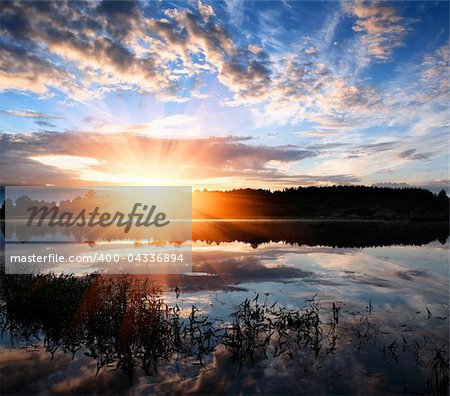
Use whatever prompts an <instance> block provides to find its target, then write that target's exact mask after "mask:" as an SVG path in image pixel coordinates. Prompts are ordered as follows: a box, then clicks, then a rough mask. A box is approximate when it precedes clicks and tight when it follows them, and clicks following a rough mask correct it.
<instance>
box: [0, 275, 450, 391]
mask: <svg viewBox="0 0 450 396" xmlns="http://www.w3.org/2000/svg"><path fill="white" fill-rule="evenodd" d="M1 282H2V305H1V316H0V318H1V325H2V331H3V333H5V332H8V333H9V334H10V335H11V340H12V342H13V343H20V344H25V345H28V346H30V345H35V344H39V343H40V342H41V339H42V338H43V343H44V346H45V347H46V349H47V351H48V352H49V353H50V354H51V355H52V356H53V355H54V354H55V352H56V351H58V350H63V351H65V352H71V353H72V355H73V357H75V354H77V353H84V355H86V356H88V357H91V358H93V359H95V360H96V361H97V372H98V371H99V370H101V369H102V368H103V367H106V366H111V365H115V366H116V367H117V368H119V369H121V370H123V371H124V372H125V373H126V374H127V375H128V377H129V379H130V381H131V379H132V376H133V373H134V372H135V370H136V369H137V368H141V369H143V371H144V372H145V373H146V374H148V375H149V374H151V373H153V372H155V371H157V369H158V365H159V364H160V363H162V362H163V361H166V362H173V361H174V359H176V360H179V359H185V360H186V361H190V362H191V363H192V364H198V365H201V366H204V367H205V366H207V364H208V363H207V360H208V359H207V358H208V356H210V355H211V354H213V353H214V351H217V350H218V349H225V350H226V351H227V352H228V354H229V356H230V358H231V359H232V360H234V361H235V362H236V363H237V366H238V367H239V371H241V369H243V367H245V365H246V364H251V361H258V360H261V359H267V360H268V361H270V360H272V359H275V358H279V357H283V358H286V359H292V361H293V362H296V364H299V365H302V366H303V367H304V369H305V371H306V370H308V371H309V372H312V371H314V370H316V371H318V370H320V368H321V367H322V365H323V364H325V362H326V361H327V359H328V358H329V357H330V356H332V355H336V354H339V353H340V352H341V353H344V352H345V351H346V353H349V351H350V352H351V353H357V352H356V351H358V350H360V349H362V348H364V347H366V348H367V347H372V348H373V347H374V348H376V349H377V350H378V351H382V359H383V360H387V359H391V360H392V361H393V362H395V364H396V365H398V366H399V365H401V362H402V359H407V360H408V359H413V360H414V361H415V363H416V366H417V367H419V366H422V365H424V364H428V365H429V367H430V369H429V370H430V371H429V377H428V378H426V379H425V380H424V381H425V382H424V384H423V389H419V391H423V392H426V393H444V394H445V393H446V392H447V391H448V371H449V360H448V352H447V350H446V346H445V345H443V346H441V345H435V343H434V342H433V340H430V339H426V338H425V339H424V340H421V339H418V340H417V339H415V338H414V337H412V336H405V335H404V334H402V333H400V332H398V333H397V334H394V335H393V336H392V337H391V338H389V339H387V338H386V337H385V336H384V335H383V331H382V329H380V327H379V326H378V325H377V324H376V323H374V322H373V318H372V305H371V303H369V307H368V309H367V310H366V312H359V313H355V317H354V318H357V319H356V320H348V321H347V322H345V321H343V319H344V318H343V317H342V314H341V312H340V311H341V307H340V306H338V304H335V303H333V304H332V307H331V311H328V310H323V309H322V308H321V307H320V304H319V303H318V302H317V300H316V299H315V298H314V297H313V298H312V299H310V300H307V302H308V304H307V305H306V306H305V307H303V308H300V309H293V308H287V307H283V306H280V305H279V304H277V303H276V302H275V303H269V302H267V297H266V298H265V299H263V298H260V297H259V295H257V296H256V297H255V298H254V299H253V300H250V299H246V300H245V301H244V302H242V303H241V304H240V305H239V306H237V307H236V309H235V311H234V312H233V313H232V314H231V317H230V318H229V321H227V322H223V321H219V320H213V319H210V318H209V317H208V316H206V315H203V314H201V312H199V310H198V309H197V308H196V307H195V306H192V308H191V310H190V313H189V314H186V315H182V311H181V309H180V308H179V306H178V300H176V302H175V303H174V304H173V305H168V304H166V303H165V302H164V300H163V299H162V292H161V290H160V289H159V288H158V287H157V286H156V285H155V284H154V283H150V282H148V281H145V280H138V279H137V278H133V277H131V276H126V275H124V276H117V277H102V276H98V275H91V276H87V277H74V276H71V275H60V276H55V275H51V274H50V275H2V277H1ZM178 293H179V290H178V289H177V290H176V294H177V298H178ZM353 336H354V337H353ZM349 339H353V341H352V343H351V345H350V347H349V345H348V344H349ZM352 351H353V352H352ZM405 356H406V357H405Z"/></svg>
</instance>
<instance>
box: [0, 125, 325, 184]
mask: <svg viewBox="0 0 450 396" xmlns="http://www.w3.org/2000/svg"><path fill="white" fill-rule="evenodd" d="M247 140H248V138H246V137H240V138H238V137H209V138H191V139H188V138H166V139H164V138H159V137H150V136H146V135H141V134H132V133H129V134H110V135H109V137H108V139H105V135H104V134H103V133H93V132H64V133H57V132H49V131H45V132H41V133H39V134H2V135H1V141H0V142H1V147H2V170H3V172H2V182H3V183H4V184H6V185H7V184H11V183H12V184H17V183H19V184H23V183H25V184H27V183H28V184H36V183H38V184H48V183H51V184H61V181H62V180H64V181H65V182H66V183H67V180H72V181H73V182H74V183H75V184H76V183H78V181H84V182H86V181H91V182H94V181H95V182H105V183H112V184H117V183H125V184H128V183H132V184H136V183H137V184H142V183H145V182H151V181H153V182H154V181H155V180H156V179H158V180H162V181H165V182H166V183H173V182H174V181H177V182H181V183H183V182H184V183H189V182H195V183H197V184H198V183H205V184H208V182H209V181H210V180H215V179H217V178H225V179H227V178H228V179H230V178H231V179H236V183H237V184H238V185H239V184H242V180H244V179H247V178H250V179H252V178H253V179H254V180H255V183H256V182H257V181H263V180H264V179H265V178H267V177H268V178H274V179H277V178H279V177H281V178H283V177H284V176H287V175H285V174H284V173H283V171H281V170H279V169H276V168H274V167H273V166H271V162H272V161H276V162H278V163H291V162H298V161H301V160H303V159H306V158H311V157H314V156H316V155H317V153H316V151H314V150H309V149H307V148H301V147H298V146H294V145H285V146H275V147H271V146H265V145H256V144H248V143H246V141H247ZM288 178H289V176H288ZM290 183H291V184H295V182H294V181H292V180H291V182H290Z"/></svg>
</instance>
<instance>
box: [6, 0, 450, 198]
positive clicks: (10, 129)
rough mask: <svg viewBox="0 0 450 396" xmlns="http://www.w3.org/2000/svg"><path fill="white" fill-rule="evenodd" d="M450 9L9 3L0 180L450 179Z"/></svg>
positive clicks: (263, 184) (198, 183)
mask: <svg viewBox="0 0 450 396" xmlns="http://www.w3.org/2000/svg"><path fill="white" fill-rule="evenodd" d="M448 15H449V3H448V2H447V1H411V2H407V1H395V2H381V1H379V2H376V1H369V2H365V1H364V2H362V1H353V2H338V1H330V2H326V1H292V2H291V1H282V2H281V1H280V2H271V1H241V0H231V1H227V2H208V1H183V2H172V1H170V2H164V1H151V2H63V1H58V2H40V1H39V2H35V3H34V2H20V3H15V2H2V3H1V5H0V21H1V23H0V131H1V148H0V149H1V160H0V161H1V171H0V172H1V173H0V183H2V184H3V185H105V184H106V185H108V184H114V185H189V186H193V187H194V188H200V189H203V188H208V189H231V188H242V187H244V188H246V187H255V188H270V189H280V188H284V187H290V186H299V185H302V186H309V185H333V184H364V185H382V186H394V187H403V186H407V185H408V186H420V187H425V188H429V189H431V190H432V191H435V192H437V191H439V190H441V189H442V188H444V189H446V190H447V191H448V186H449V167H448V165H449V162H448V161H449V140H448V129H449V128H448V127H449V108H448V102H449V18H448Z"/></svg>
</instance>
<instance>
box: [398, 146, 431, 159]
mask: <svg viewBox="0 0 450 396" xmlns="http://www.w3.org/2000/svg"><path fill="white" fill-rule="evenodd" d="M430 155H431V153H417V152H416V149H409V150H405V151H402V152H401V153H399V155H398V156H399V157H400V158H405V159H408V160H419V161H427V160H429V159H430Z"/></svg>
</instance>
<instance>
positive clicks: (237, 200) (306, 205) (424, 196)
mask: <svg viewBox="0 0 450 396" xmlns="http://www.w3.org/2000/svg"><path fill="white" fill-rule="evenodd" d="M31 204H33V205H35V206H37V207H42V206H48V207H52V206H55V205H58V206H59V208H60V210H61V211H63V210H66V209H67V210H68V209H74V208H77V209H78V208H80V207H85V208H92V207H94V206H98V205H101V206H108V205H106V203H105V202H103V199H102V198H101V197H98V196H96V195H95V193H93V192H88V193H87V194H86V195H85V196H83V197H76V198H75V199H74V200H72V201H70V200H66V201H62V202H60V203H59V204H58V203H56V202H45V201H42V200H40V201H37V200H32V199H30V198H29V197H25V196H23V197H20V198H18V199H16V200H15V202H13V201H12V200H11V199H6V200H5V201H4V202H3V205H2V207H1V209H0V218H1V219H4V218H5V211H7V212H8V215H13V216H14V214H15V213H17V214H21V215H22V216H23V213H24V208H28V207H30V205H31ZM110 205H111V202H109V206H110ZM192 214H193V217H194V218H199V219H243V218H248V219H250V218H255V219H268V218H318V219H320V218H330V219H382V220H438V221H443V220H448V218H449V197H448V196H447V194H446V193H445V191H444V190H442V191H441V192H439V193H438V194H434V193H432V192H431V191H429V190H426V189H422V188H403V189H394V188H389V187H368V186H327V187H297V188H294V187H291V188H285V189H283V190H276V191H270V190H266V189H250V188H245V189H235V190H230V191H208V190H203V191H195V192H194V193H193V197H192Z"/></svg>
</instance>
